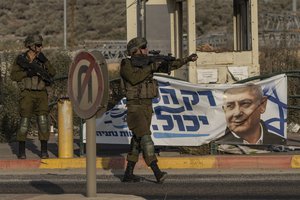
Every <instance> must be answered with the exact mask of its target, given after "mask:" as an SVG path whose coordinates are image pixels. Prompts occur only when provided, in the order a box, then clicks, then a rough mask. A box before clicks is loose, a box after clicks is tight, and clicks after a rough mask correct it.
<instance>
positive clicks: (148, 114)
mask: <svg viewBox="0 0 300 200" xmlns="http://www.w3.org/2000/svg"><path fill="white" fill-rule="evenodd" d="M127 51H128V55H129V56H131V58H133V56H140V57H143V56H145V57H146V56H148V49H147V40H146V39H145V38H140V37H137V38H133V39H131V40H130V41H129V42H128V44H127ZM131 58H130V57H128V58H126V59H123V60H122V61H121V71H120V73H121V77H122V79H123V80H124V85H125V91H126V98H127V124H128V127H129V129H130V130H131V131H132V133H133V137H132V139H131V144H130V152H129V153H128V155H127V161H128V162H127V167H126V170H125V174H124V177H123V182H139V181H141V179H140V177H138V176H135V175H134V174H133V170H134V167H135V164H136V162H137V161H138V157H139V154H140V152H142V153H143V158H144V160H145V162H146V164H147V165H148V166H150V167H151V169H152V170H153V172H154V175H155V177H156V180H157V182H158V183H162V182H163V181H164V180H165V179H166V177H167V173H166V172H162V171H161V170H160V169H159V167H158V165H157V158H156V155H155V152H154V143H153V141H152V138H151V130H150V125H151V118H152V113H153V110H152V99H153V98H155V97H157V96H158V84H157V81H156V80H155V79H153V73H155V72H164V73H169V72H170V71H171V70H175V69H178V68H180V67H181V66H183V65H184V64H187V63H188V62H190V61H193V62H194V61H196V60H197V58H198V56H197V55H196V54H192V55H190V56H188V57H186V58H183V59H177V60H175V61H171V62H168V63H158V62H151V63H148V64H146V65H144V66H136V65H134V63H132V59H131Z"/></svg>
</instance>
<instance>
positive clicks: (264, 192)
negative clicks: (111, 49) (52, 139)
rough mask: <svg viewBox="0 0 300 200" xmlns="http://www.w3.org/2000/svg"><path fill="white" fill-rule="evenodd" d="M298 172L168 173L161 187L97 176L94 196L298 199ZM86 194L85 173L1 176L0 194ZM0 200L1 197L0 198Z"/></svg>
mask: <svg viewBox="0 0 300 200" xmlns="http://www.w3.org/2000/svg"><path fill="white" fill-rule="evenodd" d="M298 171H299V170H293V171H289V170H287V171H286V170H276V171H253V172H252V171H250V172H249V171H246V170H242V171H229V172H224V171H217V170H215V171H209V172H208V173H205V171H202V172H201V173H193V171H191V173H188V172H187V171H185V172H184V173H180V172H178V171H177V172H174V171H170V172H169V174H170V175H169V177H168V179H167V180H166V182H165V183H164V184H156V183H155V182H154V177H153V175H151V174H149V173H146V174H140V175H141V176H143V177H144V178H145V180H144V181H143V182H142V183H122V182H121V181H120V179H121V177H122V174H121V173H114V174H102V175H97V193H98V194H99V193H114V194H131V195H136V196H140V197H144V198H145V199H151V200H152V199H162V200H167V199H170V200H171V199H172V200H175V199H176V200H179V199H188V200H189V199H191V200H193V199H264V200H265V199H270V200H271V199H272V200H275V199H282V200H283V199H284V200H287V199H295V200H296V199H297V200H299V199H300V184H299V183H300V173H299V172H298ZM69 193H70V194H85V193H86V176H85V174H72V173H68V174H61V173H45V174H38V173H37V174H26V173H25V174H22V173H19V174H5V173H4V174H3V173H2V174H0V194H11V195H12V194H69ZM0 198H1V196H0Z"/></svg>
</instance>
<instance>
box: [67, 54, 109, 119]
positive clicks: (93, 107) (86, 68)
mask: <svg viewBox="0 0 300 200" xmlns="http://www.w3.org/2000/svg"><path fill="white" fill-rule="evenodd" d="M103 92H104V81H103V73H102V71H101V68H100V66H99V64H98V63H97V61H96V59H95V57H94V56H93V55H92V54H90V53H88V52H85V51H82V52H80V53H78V54H77V55H76V56H75V58H74V60H73V62H72V64H71V66H70V68H69V76H68V94H69V97H70V100H71V102H72V103H73V105H74V111H75V113H76V114H77V115H78V116H79V117H80V118H82V119H88V118H91V117H92V116H93V115H95V114H96V112H97V110H98V109H99V105H100V104H101V101H102V98H103Z"/></svg>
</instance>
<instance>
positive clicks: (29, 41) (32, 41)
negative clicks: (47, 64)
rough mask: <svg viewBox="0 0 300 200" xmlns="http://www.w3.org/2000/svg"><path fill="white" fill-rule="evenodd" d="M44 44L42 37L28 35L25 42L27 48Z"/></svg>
mask: <svg viewBox="0 0 300 200" xmlns="http://www.w3.org/2000/svg"><path fill="white" fill-rule="evenodd" d="M42 43H43V38H42V36H41V35H37V34H34V35H28V36H27V37H26V39H25V40H24V46H25V47H30V46H32V45H36V44H42Z"/></svg>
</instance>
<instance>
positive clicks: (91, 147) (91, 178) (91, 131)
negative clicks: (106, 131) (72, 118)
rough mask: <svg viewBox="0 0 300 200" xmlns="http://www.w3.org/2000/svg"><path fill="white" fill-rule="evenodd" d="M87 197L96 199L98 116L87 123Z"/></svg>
mask: <svg viewBox="0 0 300 200" xmlns="http://www.w3.org/2000/svg"><path fill="white" fill-rule="evenodd" d="M86 155H87V156H86V174H87V194H86V196H87V197H96V192H97V189H96V188H97V187H96V185H97V184H96V116H95V115H94V116H93V117H92V118H90V119H88V120H87V121H86Z"/></svg>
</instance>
